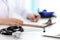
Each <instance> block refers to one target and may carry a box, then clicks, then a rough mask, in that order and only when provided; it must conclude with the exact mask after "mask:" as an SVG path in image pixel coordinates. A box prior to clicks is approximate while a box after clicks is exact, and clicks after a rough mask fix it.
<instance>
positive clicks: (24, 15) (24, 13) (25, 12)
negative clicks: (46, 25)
mask: <svg viewBox="0 0 60 40" xmlns="http://www.w3.org/2000/svg"><path fill="white" fill-rule="evenodd" d="M15 12H16V13H17V14H18V15H20V16H21V17H22V18H23V19H27V18H28V17H29V15H30V14H32V15H34V14H36V15H38V13H32V12H28V10H25V9H16V11H15Z"/></svg>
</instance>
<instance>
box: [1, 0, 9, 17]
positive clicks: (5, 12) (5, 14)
mask: <svg viewBox="0 0 60 40" xmlns="http://www.w3.org/2000/svg"><path fill="white" fill-rule="evenodd" d="M7 17H8V9H7V6H6V4H5V3H4V1H3V0H0V18H7Z"/></svg>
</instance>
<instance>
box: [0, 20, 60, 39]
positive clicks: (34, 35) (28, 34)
mask: <svg viewBox="0 0 60 40" xmlns="http://www.w3.org/2000/svg"><path fill="white" fill-rule="evenodd" d="M43 20H44V19H41V20H40V22H38V24H39V23H44V22H43ZM44 21H45V22H46V21H47V20H46V19H45V20H44ZM58 25H59V24H58ZM56 26H57V25H56V24H55V26H54V25H53V26H51V27H48V28H46V33H43V30H42V28H33V27H23V28H24V30H25V31H24V32H23V33H21V35H20V38H19V39H17V38H14V37H13V36H5V35H1V34H0V40H60V39H57V38H49V37H43V36H42V35H43V34H49V33H50V34H52V33H53V34H54V32H55V33H56V32H57V30H55V28H57V27H56ZM2 27H5V26H2ZM2 27H0V28H2ZM53 29H54V30H53ZM57 29H58V28H57Z"/></svg>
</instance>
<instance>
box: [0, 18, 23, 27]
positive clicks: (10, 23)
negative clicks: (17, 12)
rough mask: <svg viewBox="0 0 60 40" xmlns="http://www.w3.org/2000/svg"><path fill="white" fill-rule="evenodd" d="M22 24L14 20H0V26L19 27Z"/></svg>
mask: <svg viewBox="0 0 60 40" xmlns="http://www.w3.org/2000/svg"><path fill="white" fill-rule="evenodd" d="M22 24H23V22H22V21H21V20H18V19H14V18H0V25H8V26H21V25H22Z"/></svg>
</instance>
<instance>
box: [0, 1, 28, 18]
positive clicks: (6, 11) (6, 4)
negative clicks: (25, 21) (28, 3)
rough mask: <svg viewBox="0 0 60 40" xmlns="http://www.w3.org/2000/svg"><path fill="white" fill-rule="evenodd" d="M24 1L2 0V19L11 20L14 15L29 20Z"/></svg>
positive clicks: (0, 5)
mask: <svg viewBox="0 0 60 40" xmlns="http://www.w3.org/2000/svg"><path fill="white" fill-rule="evenodd" d="M23 1H24V0H0V18H11V17H12V16H13V14H18V15H20V16H21V17H22V18H27V16H28V14H29V13H28V12H26V10H25V9H24V7H23Z"/></svg>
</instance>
